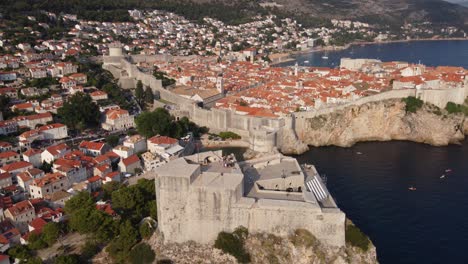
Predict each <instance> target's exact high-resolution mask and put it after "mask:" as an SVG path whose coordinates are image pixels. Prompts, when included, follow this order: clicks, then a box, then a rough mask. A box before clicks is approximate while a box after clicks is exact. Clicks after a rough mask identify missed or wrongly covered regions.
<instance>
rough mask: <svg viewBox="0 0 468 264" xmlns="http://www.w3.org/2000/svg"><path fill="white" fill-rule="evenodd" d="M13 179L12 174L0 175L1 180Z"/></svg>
mask: <svg viewBox="0 0 468 264" xmlns="http://www.w3.org/2000/svg"><path fill="white" fill-rule="evenodd" d="M8 178H11V174H10V173H8V172H4V173H0V180H4V179H8Z"/></svg>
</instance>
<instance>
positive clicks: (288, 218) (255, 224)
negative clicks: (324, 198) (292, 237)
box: [246, 199, 345, 247]
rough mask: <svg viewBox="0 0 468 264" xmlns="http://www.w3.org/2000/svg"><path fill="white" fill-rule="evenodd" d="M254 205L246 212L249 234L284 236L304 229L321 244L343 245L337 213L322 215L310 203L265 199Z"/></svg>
mask: <svg viewBox="0 0 468 264" xmlns="http://www.w3.org/2000/svg"><path fill="white" fill-rule="evenodd" d="M264 202H265V203H264ZM283 203H284V204H283ZM257 204H258V206H255V207H253V208H251V209H250V210H249V212H250V214H249V223H248V226H246V227H247V228H248V229H249V231H250V232H252V233H255V232H265V233H272V234H276V235H279V236H288V235H289V234H291V233H292V232H294V230H296V229H298V228H304V229H307V230H309V231H310V232H311V233H312V234H313V235H314V236H315V237H317V238H318V239H319V240H320V241H321V242H323V243H326V244H328V245H331V246H338V247H340V246H344V245H345V214H344V213H343V212H341V211H339V210H338V211H337V212H332V213H323V212H322V211H321V209H320V208H318V207H314V206H313V205H311V204H307V203H303V202H290V201H287V202H286V201H276V200H268V199H260V200H259V201H258V202H257ZM285 223H287V224H285Z"/></svg>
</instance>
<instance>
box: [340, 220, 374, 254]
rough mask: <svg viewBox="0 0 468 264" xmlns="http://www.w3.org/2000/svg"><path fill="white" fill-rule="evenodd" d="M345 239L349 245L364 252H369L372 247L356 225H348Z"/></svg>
mask: <svg viewBox="0 0 468 264" xmlns="http://www.w3.org/2000/svg"><path fill="white" fill-rule="evenodd" d="M345 238H346V243H347V244H349V245H351V246H353V247H357V248H360V249H362V250H364V252H366V251H367V250H369V246H370V240H369V238H368V237H367V236H366V235H365V234H364V233H362V231H361V230H359V228H357V227H356V226H355V225H353V224H347V225H346V235H345Z"/></svg>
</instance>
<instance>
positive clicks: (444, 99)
mask: <svg viewBox="0 0 468 264" xmlns="http://www.w3.org/2000/svg"><path fill="white" fill-rule="evenodd" d="M417 97H418V98H419V99H421V100H423V101H424V102H428V103H431V104H434V105H436V106H438V107H440V108H445V106H446V105H447V103H448V102H454V103H456V104H463V102H464V101H465V97H466V92H465V89H464V88H451V89H443V90H429V89H427V90H420V91H418V92H417Z"/></svg>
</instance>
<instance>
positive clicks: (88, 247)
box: [81, 241, 99, 260]
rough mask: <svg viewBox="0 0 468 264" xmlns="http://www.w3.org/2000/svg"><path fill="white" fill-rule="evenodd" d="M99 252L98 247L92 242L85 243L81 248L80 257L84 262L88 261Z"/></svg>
mask: <svg viewBox="0 0 468 264" xmlns="http://www.w3.org/2000/svg"><path fill="white" fill-rule="evenodd" d="M98 252H99V246H98V245H97V244H96V243H94V242H92V241H86V243H85V244H84V245H83V247H82V248H81V257H82V258H83V259H84V260H89V259H91V258H93V257H94V255H96V254H97V253H98Z"/></svg>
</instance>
